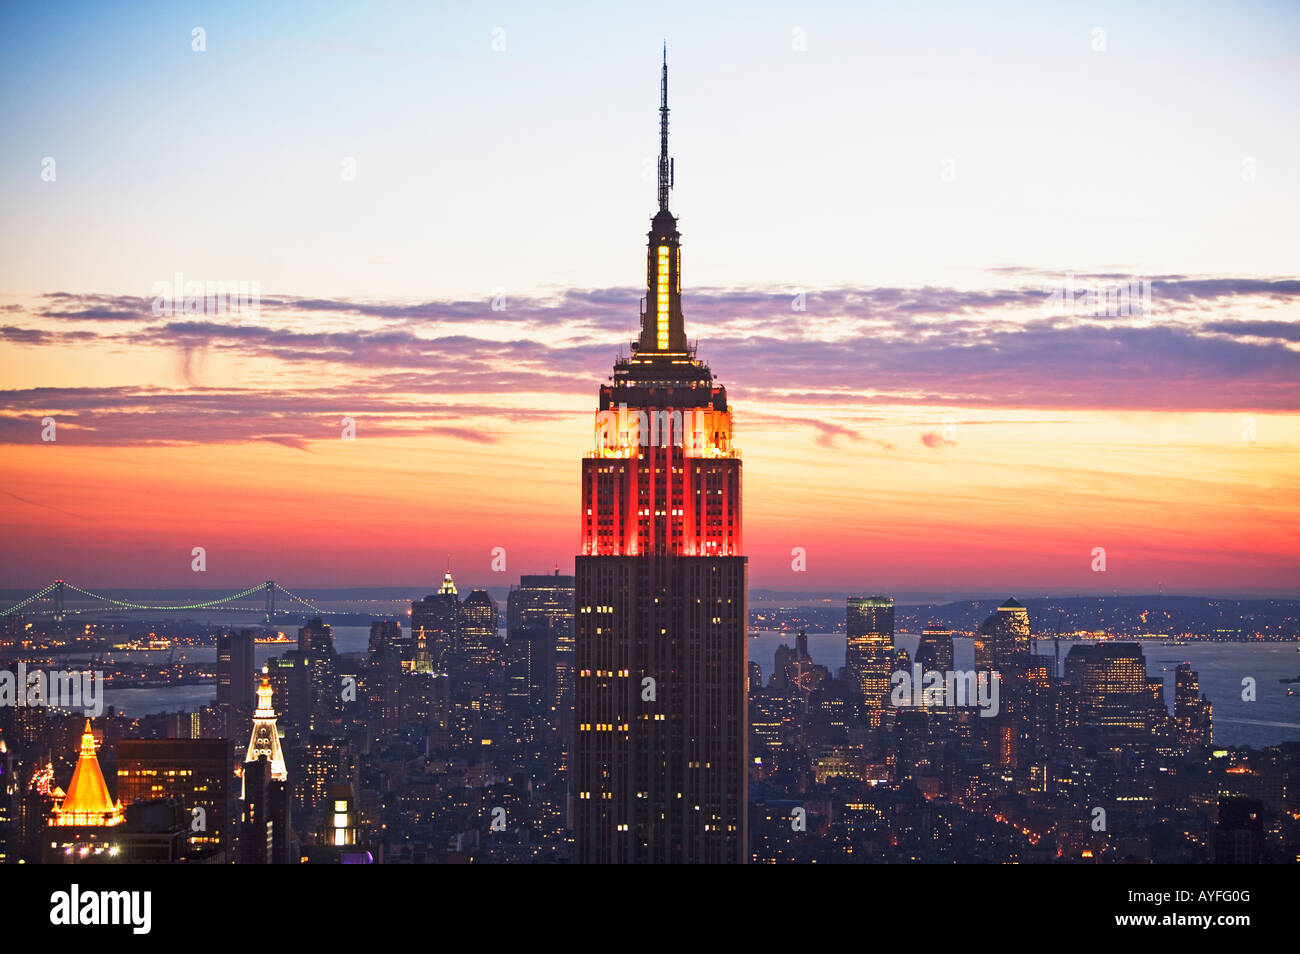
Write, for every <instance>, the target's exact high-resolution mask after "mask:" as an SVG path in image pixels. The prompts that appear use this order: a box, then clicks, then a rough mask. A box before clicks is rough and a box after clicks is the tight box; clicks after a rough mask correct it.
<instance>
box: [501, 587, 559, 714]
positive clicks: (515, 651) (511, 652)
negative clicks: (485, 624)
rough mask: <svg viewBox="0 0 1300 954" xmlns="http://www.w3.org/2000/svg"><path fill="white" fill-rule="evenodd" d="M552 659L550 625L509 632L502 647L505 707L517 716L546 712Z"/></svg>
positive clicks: (548, 701) (551, 673) (515, 629)
mask: <svg viewBox="0 0 1300 954" xmlns="http://www.w3.org/2000/svg"><path fill="white" fill-rule="evenodd" d="M514 592H518V591H517V590H516V591H512V595H513V593H514ZM553 658H554V652H553V651H552V645H551V627H550V625H549V624H543V625H542V626H537V627H524V626H516V627H515V628H514V629H512V630H510V636H509V638H508V639H507V640H506V645H505V667H506V703H507V704H508V705H510V706H511V707H512V708H513V709H514V710H516V711H520V712H527V711H530V710H531V711H541V710H546V711H547V712H549V711H550V687H551V682H552V676H553V670H552V668H551V664H552V660H553Z"/></svg>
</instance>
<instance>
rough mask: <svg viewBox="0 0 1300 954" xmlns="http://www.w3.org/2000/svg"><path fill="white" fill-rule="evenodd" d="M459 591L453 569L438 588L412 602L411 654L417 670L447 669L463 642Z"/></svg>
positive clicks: (442, 670) (443, 670)
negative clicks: (452, 576)
mask: <svg viewBox="0 0 1300 954" xmlns="http://www.w3.org/2000/svg"><path fill="white" fill-rule="evenodd" d="M460 634H461V614H460V595H459V592H458V591H457V589H456V582H455V581H454V580H453V579H452V578H451V570H448V571H447V572H446V575H444V576H443V578H442V586H441V587H439V588H438V592H436V593H430V594H429V595H428V596H426V597H425V598H424V599H422V600H416V601H415V602H414V603H412V604H411V654H412V657H413V659H414V668H415V669H416V670H417V671H418V672H430V671H431V670H437V671H439V672H445V671H446V667H447V665H448V663H449V662H450V656H451V653H453V652H454V651H455V650H456V649H457V647H459V645H460Z"/></svg>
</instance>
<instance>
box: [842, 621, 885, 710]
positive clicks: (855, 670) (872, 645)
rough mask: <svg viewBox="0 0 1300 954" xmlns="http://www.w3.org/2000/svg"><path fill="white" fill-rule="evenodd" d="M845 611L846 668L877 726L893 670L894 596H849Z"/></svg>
mask: <svg viewBox="0 0 1300 954" xmlns="http://www.w3.org/2000/svg"><path fill="white" fill-rule="evenodd" d="M845 612H846V619H845V624H846V627H845V628H846V629H847V631H848V640H847V642H846V643H845V647H844V667H845V668H846V669H847V670H848V675H849V678H850V679H851V680H852V681H853V682H854V683H855V684H856V685H857V687H858V690H859V691H860V692H861V693H862V700H863V702H864V704H865V705H866V708H867V711H868V712H869V713H871V716H870V718H871V721H872V724H876V725H878V724H879V721H880V717H879V713H880V710H881V709H883V708H884V705H885V700H886V698H888V696H889V676H890V673H892V672H893V670H894V599H893V597H891V596H850V597H849V602H848V607H847V609H846V611H845Z"/></svg>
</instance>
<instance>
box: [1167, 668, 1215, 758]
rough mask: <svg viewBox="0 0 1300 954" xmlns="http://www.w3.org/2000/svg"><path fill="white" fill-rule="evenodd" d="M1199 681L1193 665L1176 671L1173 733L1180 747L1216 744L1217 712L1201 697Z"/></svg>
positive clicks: (1207, 700)
mask: <svg viewBox="0 0 1300 954" xmlns="http://www.w3.org/2000/svg"><path fill="white" fill-rule="evenodd" d="M1200 691H1201V684H1200V677H1199V676H1198V675H1197V674H1196V673H1195V672H1194V671H1193V670H1192V666H1191V664H1190V663H1179V664H1178V667H1177V668H1176V669H1175V670H1174V729H1175V731H1176V732H1177V734H1178V744H1179V745H1184V746H1187V747H1188V748H1194V747H1196V746H1201V745H1209V744H1210V743H1211V742H1213V741H1214V708H1213V706H1212V705H1211V704H1210V700H1209V699H1207V698H1205V696H1203V695H1201V694H1200Z"/></svg>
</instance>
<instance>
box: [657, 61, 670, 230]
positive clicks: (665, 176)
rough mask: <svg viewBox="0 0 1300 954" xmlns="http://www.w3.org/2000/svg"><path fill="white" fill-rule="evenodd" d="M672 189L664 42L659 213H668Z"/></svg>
mask: <svg viewBox="0 0 1300 954" xmlns="http://www.w3.org/2000/svg"><path fill="white" fill-rule="evenodd" d="M672 187H673V161H672V160H671V159H669V158H668V41H667V40H664V71H663V76H662V78H661V79H660V81H659V211H660V212H667V211H668V190H669V189H671V188H672Z"/></svg>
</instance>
